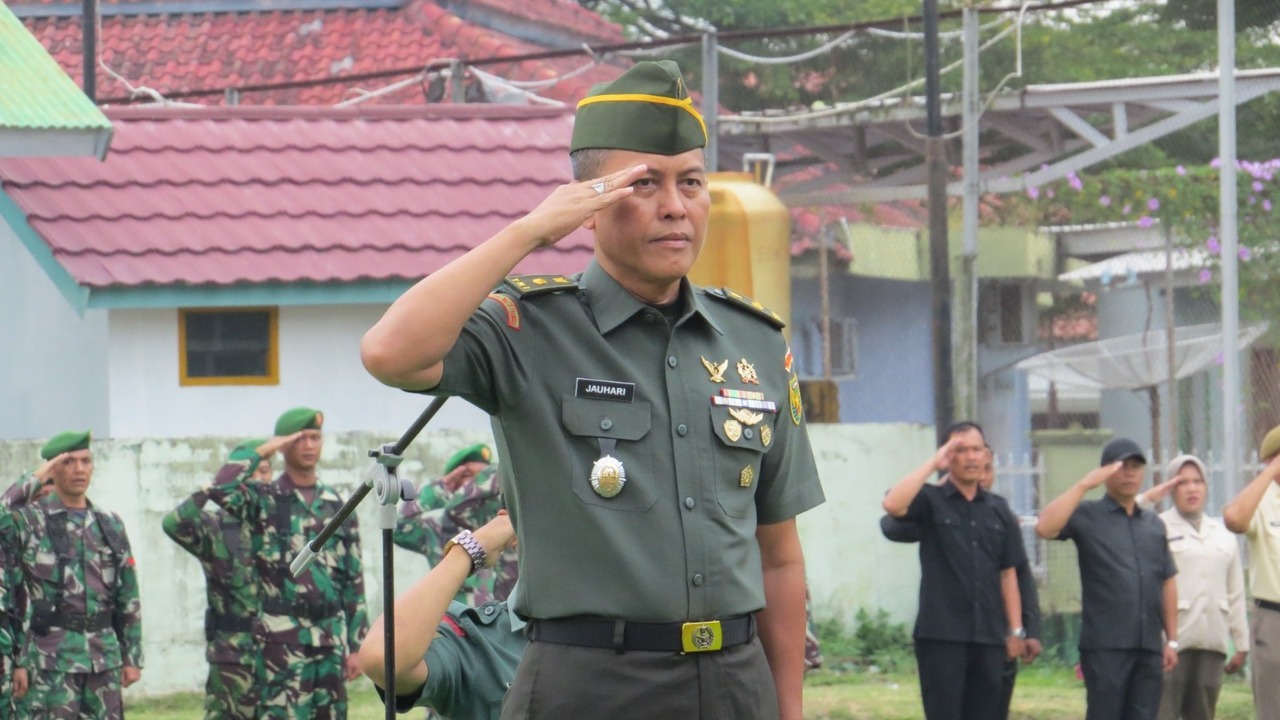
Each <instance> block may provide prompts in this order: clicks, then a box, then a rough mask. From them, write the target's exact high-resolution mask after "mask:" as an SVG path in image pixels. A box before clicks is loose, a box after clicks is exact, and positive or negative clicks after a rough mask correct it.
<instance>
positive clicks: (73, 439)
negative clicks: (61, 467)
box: [40, 430, 89, 460]
mask: <svg viewBox="0 0 1280 720" xmlns="http://www.w3.org/2000/svg"><path fill="white" fill-rule="evenodd" d="M88 449H89V431H88V430H84V431H75V430H71V431H68V432H63V433H58V434H57V435H54V436H53V437H51V438H49V442H47V443H45V444H44V447H42V448H40V457H41V458H43V459H45V460H52V459H54V458H55V457H57V456H59V455H61V454H62V453H64V452H71V451H72V450H88Z"/></svg>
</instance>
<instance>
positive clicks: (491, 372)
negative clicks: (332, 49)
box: [426, 298, 536, 415]
mask: <svg viewBox="0 0 1280 720" xmlns="http://www.w3.org/2000/svg"><path fill="white" fill-rule="evenodd" d="M500 312H501V313H503V316H504V317H505V311H504V310H502V308H501V306H500V305H499V304H498V303H497V302H496V301H495V300H493V299H492V298H489V299H486V300H485V301H484V302H483V303H482V304H481V305H480V307H479V308H478V309H477V310H476V311H475V312H474V313H473V314H472V315H471V317H470V318H469V319H468V320H467V322H466V324H465V325H463V327H462V333H461V334H460V335H459V336H458V340H457V342H455V343H454V345H453V347H452V348H451V349H450V350H449V353H448V354H447V355H445V358H444V374H443V376H441V378H440V384H439V385H437V386H436V387H434V388H432V389H430V390H428V391H426V392H428V393H431V394H439V395H449V396H454V397H460V398H462V399H464V400H466V401H467V402H470V403H471V404H473V405H475V406H476V407H478V408H480V409H481V410H483V411H485V412H486V413H488V414H490V415H494V414H496V413H497V412H498V409H499V408H500V407H502V406H503V405H511V404H513V403H514V402H515V401H516V400H517V399H518V398H519V397H520V396H522V395H523V394H524V392H525V389H526V388H527V387H528V384H527V382H526V379H527V377H528V375H527V373H526V372H524V370H523V368H524V367H525V364H524V362H522V361H521V358H520V356H521V353H520V352H519V349H518V348H517V347H516V345H517V344H518V343H519V341H520V339H521V336H520V333H525V334H531V333H534V332H536V328H533V327H528V326H524V327H521V328H519V329H513V328H511V327H509V326H508V325H507V324H506V323H505V322H504V321H502V320H500V319H498V317H497V313H500Z"/></svg>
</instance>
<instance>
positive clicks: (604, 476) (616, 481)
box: [591, 438, 627, 498]
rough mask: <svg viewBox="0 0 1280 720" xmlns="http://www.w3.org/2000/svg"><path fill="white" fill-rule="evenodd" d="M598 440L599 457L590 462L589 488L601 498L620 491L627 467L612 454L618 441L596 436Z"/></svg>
mask: <svg viewBox="0 0 1280 720" xmlns="http://www.w3.org/2000/svg"><path fill="white" fill-rule="evenodd" d="M597 439H598V440H599V441H600V458H599V459H597V460H596V461H595V462H594V463H592V464H591V489H592V490H595V491H596V494H597V495H599V496H600V497H603V498H611V497H614V496H615V495H617V494H618V493H620V492H622V486H623V485H626V484H627V469H626V468H624V467H622V461H621V460H619V459H618V458H616V457H614V456H613V455H612V453H613V449H614V447H615V446H616V445H617V444H618V441H617V440H615V439H613V438H597Z"/></svg>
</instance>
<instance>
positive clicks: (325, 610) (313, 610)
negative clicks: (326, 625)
mask: <svg viewBox="0 0 1280 720" xmlns="http://www.w3.org/2000/svg"><path fill="white" fill-rule="evenodd" d="M262 610H263V612H265V613H266V614H267V615H285V616H288V617H292V618H299V619H302V620H328V619H330V618H335V617H337V616H338V615H339V614H340V613H341V612H342V604H341V603H337V602H316V603H305V602H295V603H291V602H286V601H284V600H267V601H266V602H264V603H263V604H262Z"/></svg>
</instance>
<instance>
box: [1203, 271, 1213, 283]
mask: <svg viewBox="0 0 1280 720" xmlns="http://www.w3.org/2000/svg"><path fill="white" fill-rule="evenodd" d="M1212 279H1213V273H1212V272H1210V271H1209V269H1208V268H1205V269H1203V270H1201V271H1200V282H1202V283H1207V282H1209V281H1210V280H1212Z"/></svg>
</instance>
